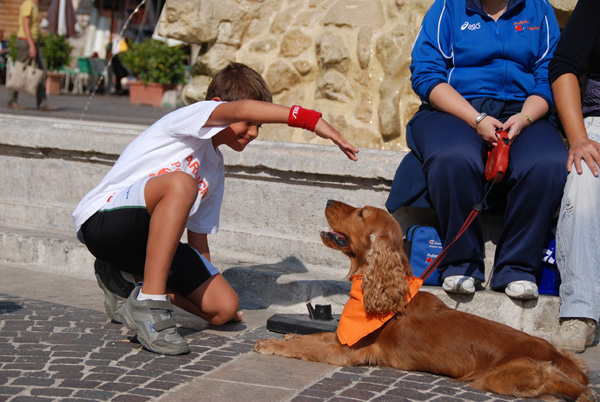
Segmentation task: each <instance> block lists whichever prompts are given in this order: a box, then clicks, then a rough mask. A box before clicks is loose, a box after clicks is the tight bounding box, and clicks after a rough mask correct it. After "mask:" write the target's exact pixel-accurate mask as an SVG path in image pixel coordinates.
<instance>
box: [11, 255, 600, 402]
mask: <svg viewBox="0 0 600 402" xmlns="http://www.w3.org/2000/svg"><path fill="white" fill-rule="evenodd" d="M0 278H1V279H2V280H0V401H11V402H14V401H28V402H29V401H78V402H79V401H127V402H129V401H134V402H135V401H161V402H166V401H192V400H193V401H211V402H213V401H236V402H250V401H267V402H270V401H294V402H301V401H357V400H361V401H417V400H418V401H448V402H452V401H515V400H518V399H515V398H509V397H503V396H498V395H494V394H490V393H486V392H481V391H477V390H473V389H471V388H470V387H468V386H467V385H466V384H465V383H462V382H458V381H454V380H452V379H449V378H447V377H443V376H436V375H432V374H427V373H418V372H406V371H402V370H397V369H391V368H383V367H337V366H331V365H327V364H322V363H313V362H304V361H298V360H294V359H285V358H280V357H275V356H263V355H260V354H257V353H255V352H254V351H253V350H252V345H253V344H254V343H255V342H256V340H258V339H261V338H271V337H279V336H281V335H280V334H276V333H273V332H269V331H267V330H266V327H265V325H266V321H267V319H268V318H269V317H270V316H271V315H272V314H275V313H277V309H245V315H244V318H245V319H244V322H243V323H238V324H231V325H226V326H221V327H215V326H211V325H209V324H207V323H206V322H204V321H203V320H201V319H199V318H196V317H194V316H192V315H190V314H188V313H185V312H183V311H181V310H177V311H176V312H175V317H174V318H175V320H176V322H177V323H178V326H179V330H180V332H181V333H182V334H183V335H184V336H185V338H186V339H187V340H188V342H189V344H190V349H191V353H190V354H189V355H185V356H161V355H156V354H153V353H150V352H148V351H146V350H144V349H142V348H141V347H140V345H139V344H138V343H136V342H135V339H134V338H133V336H132V335H133V334H132V332H131V331H129V330H127V329H126V328H125V327H123V326H122V325H118V324H113V323H111V322H110V320H109V319H108V317H107V316H106V313H105V312H104V310H103V295H102V292H101V290H100V289H99V288H98V286H97V285H96V283H95V280H94V279H93V277H92V275H91V273H90V278H89V279H81V278H78V279H73V278H71V277H68V276H64V275H59V274H56V273H44V272H39V271H33V270H29V269H27V268H23V267H19V266H5V265H1V266H0ZM599 349H600V348H599V347H598V346H594V347H592V348H589V349H588V350H587V351H586V352H585V353H584V354H582V355H581V357H582V358H583V359H584V360H585V361H586V362H587V363H588V364H589V366H590V369H591V372H590V380H591V386H592V388H593V389H595V390H596V392H600V358H599V356H600V350H599Z"/></svg>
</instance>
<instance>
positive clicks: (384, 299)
mask: <svg viewBox="0 0 600 402" xmlns="http://www.w3.org/2000/svg"><path fill="white" fill-rule="evenodd" d="M395 243H396V242H395V241H393V240H392V239H390V238H389V236H388V235H375V234H373V235H371V250H369V252H368V253H367V258H366V263H367V269H366V272H365V275H364V278H363V284H362V289H363V293H364V304H365V310H366V311H367V312H368V313H381V314H384V313H388V312H391V311H394V312H395V311H399V310H401V309H402V308H404V306H405V305H406V300H407V295H408V292H409V286H408V282H407V280H406V276H407V275H412V272H411V270H410V266H409V264H408V258H407V257H406V254H404V251H403V250H402V249H399V248H397V247H395Z"/></svg>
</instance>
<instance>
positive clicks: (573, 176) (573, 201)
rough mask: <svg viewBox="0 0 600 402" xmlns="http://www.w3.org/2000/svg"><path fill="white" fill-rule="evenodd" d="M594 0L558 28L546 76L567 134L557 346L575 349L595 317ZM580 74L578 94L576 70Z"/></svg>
mask: <svg viewBox="0 0 600 402" xmlns="http://www.w3.org/2000/svg"><path fill="white" fill-rule="evenodd" d="M598 21H600V1H597V0H579V1H578V3H577V5H576V7H575V10H574V11H573V14H572V15H571V17H570V18H569V21H568V22H567V25H566V27H565V29H564V30H563V33H562V36H561V39H560V42H559V43H558V47H557V48H556V52H555V54H554V58H553V59H552V61H551V62H550V68H549V76H550V82H551V83H552V91H553V92H554V99H555V102H556V109H557V110H558V114H559V117H560V121H561V122H562V125H563V128H564V131H565V133H566V135H567V138H568V140H569V158H568V160H567V166H566V167H567V170H568V171H569V175H568V177H567V184H566V186H565V189H564V194H563V198H562V203H561V208H560V215H559V218H558V226H557V231H556V260H557V265H558V269H559V272H560V276H561V281H562V282H561V285H560V290H559V293H560V312H559V318H560V327H559V328H558V330H557V332H556V333H555V334H554V335H553V336H552V343H553V344H554V346H556V347H557V348H560V349H563V350H569V351H572V352H575V353H580V352H583V351H584V350H585V348H586V347H587V346H590V345H591V344H592V343H593V342H594V333H595V332H596V327H597V323H598V319H599V318H600V247H598V241H599V239H600V178H599V165H600V24H599V23H598ZM586 66H587V74H586V75H585V77H584V79H583V100H582V97H581V90H580V86H579V76H580V75H581V74H582V72H583V71H584V70H585V68H586Z"/></svg>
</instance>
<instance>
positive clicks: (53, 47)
mask: <svg viewBox="0 0 600 402" xmlns="http://www.w3.org/2000/svg"><path fill="white" fill-rule="evenodd" d="M40 49H41V50H42V55H43V57H44V61H45V62H46V68H47V69H48V76H47V78H46V94H48V95H57V94H59V93H60V80H61V74H60V73H59V72H58V71H60V70H61V69H62V68H63V67H64V66H66V65H68V64H69V63H70V62H71V51H72V50H73V46H71V44H70V43H69V42H68V41H67V39H66V38H65V37H64V36H63V35H55V34H53V33H49V34H47V35H44V36H42V37H40Z"/></svg>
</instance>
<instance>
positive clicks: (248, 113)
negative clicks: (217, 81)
mask: <svg viewBox="0 0 600 402" xmlns="http://www.w3.org/2000/svg"><path fill="white" fill-rule="evenodd" d="M213 100H220V99H218V98H215V99H213ZM290 110H291V108H289V107H287V106H283V105H278V104H275V103H269V102H261V101H255V100H241V101H235V102H227V103H222V104H220V105H219V106H217V107H216V108H215V110H214V111H213V112H212V114H211V115H210V117H209V118H208V120H207V122H206V124H205V125H206V126H225V125H230V124H233V123H237V122H241V121H247V122H253V123H258V124H263V123H266V124H270V123H279V124H288V123H289V122H290ZM302 111H304V112H305V113H309V114H315V113H317V112H314V111H312V110H306V109H302ZM295 127H298V126H295ZM307 129H310V128H307ZM312 131H314V132H315V134H317V135H318V136H319V137H321V138H325V139H327V140H330V141H332V142H333V143H334V144H335V145H337V146H338V147H339V148H340V149H341V150H342V152H343V153H344V154H345V155H346V156H347V157H348V158H349V159H351V160H354V161H356V160H358V158H357V157H356V154H357V153H358V152H359V151H358V148H356V147H355V146H354V145H352V144H350V143H349V142H348V141H346V140H345V139H344V137H342V135H341V134H340V133H339V132H338V131H337V130H336V129H335V128H333V127H332V126H331V125H330V124H329V123H327V122H326V121H325V120H324V119H323V118H322V117H321V118H318V121H317V122H316V124H315V125H314V127H313V128H312Z"/></svg>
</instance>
